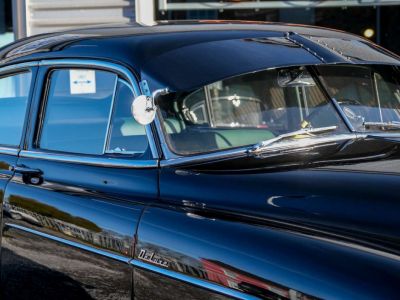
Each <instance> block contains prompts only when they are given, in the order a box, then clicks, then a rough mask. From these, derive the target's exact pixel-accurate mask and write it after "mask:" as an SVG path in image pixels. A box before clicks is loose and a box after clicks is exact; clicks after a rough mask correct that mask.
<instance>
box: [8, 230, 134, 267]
mask: <svg viewBox="0 0 400 300" xmlns="http://www.w3.org/2000/svg"><path fill="white" fill-rule="evenodd" d="M4 226H5V227H6V226H8V227H11V228H14V229H18V230H22V231H25V232H28V233H31V234H34V235H37V236H40V237H43V238H46V239H49V240H52V241H55V242H59V243H63V244H66V245H69V246H72V247H75V248H78V249H81V250H85V251H88V252H91V253H95V254H99V255H101V256H105V257H108V258H112V259H114V260H117V261H120V262H124V263H129V261H130V260H131V258H129V257H124V256H122V255H118V254H114V253H110V252H107V251H104V250H100V249H97V248H95V247H91V246H86V245H84V244H79V243H76V242H73V241H70V240H67V239H63V238H60V237H57V236H54V235H50V234H47V233H44V232H40V231H37V230H34V229H31V228H28V227H25V226H21V225H17V224H12V223H5V224H4Z"/></svg>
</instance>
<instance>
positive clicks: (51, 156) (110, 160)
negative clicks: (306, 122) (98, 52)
mask: <svg viewBox="0 0 400 300" xmlns="http://www.w3.org/2000/svg"><path fill="white" fill-rule="evenodd" d="M42 66H45V67H55V68H57V67H62V68H65V67H87V68H91V69H102V70H108V71H110V72H113V73H115V74H117V75H122V77H124V78H125V79H126V81H127V82H128V83H129V84H130V86H131V88H132V90H133V93H134V97H137V96H138V95H140V94H141V90H140V88H139V84H138V81H137V79H136V77H135V76H134V75H133V73H132V72H131V71H130V70H129V69H128V68H126V67H124V66H122V65H120V64H117V63H111V62H107V61H103V60H97V59H82V58H76V59H48V60H40V61H33V62H25V63H17V64H14V65H8V66H4V67H0V74H3V73H6V72H9V71H14V70H18V69H24V68H28V67H42ZM37 88H38V86H36V87H35V89H37ZM39 88H42V87H41V86H39ZM145 130H146V136H147V140H148V143H149V147H150V151H151V155H152V159H149V160H143V159H137V158H133V157H132V158H130V157H129V155H124V157H108V156H101V155H85V154H76V153H59V152H56V151H51V150H46V151H43V150H41V149H32V150H26V149H22V150H19V149H15V148H8V147H1V146H0V153H4V154H10V153H12V154H13V155H18V153H19V155H20V157H24V158H34V159H43V160H51V161H59V162H66V163H74V164H83V165H91V166H101V167H115V168H138V169H143V168H157V167H158V166H159V158H160V154H159V153H158V150H157V149H158V148H157V145H156V141H155V137H154V135H153V131H152V128H151V125H147V126H145ZM105 154H107V153H105Z"/></svg>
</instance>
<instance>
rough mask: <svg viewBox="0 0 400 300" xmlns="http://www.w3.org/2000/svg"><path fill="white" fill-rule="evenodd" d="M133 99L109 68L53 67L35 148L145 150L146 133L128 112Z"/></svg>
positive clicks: (93, 151)
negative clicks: (106, 69) (104, 69)
mask: <svg viewBox="0 0 400 300" xmlns="http://www.w3.org/2000/svg"><path fill="white" fill-rule="evenodd" d="M133 99H134V94H133V92H132V90H131V88H130V86H129V84H127V83H125V82H124V81H123V80H121V79H118V76H117V75H116V74H114V73H111V72H107V71H100V70H87V69H62V70H56V71H53V72H51V74H50V86H49V88H48V93H47V101H46V104H45V109H44V118H43V121H42V127H41V133H40V138H39V147H40V148H41V149H45V150H54V151H61V152H69V153H77V154H92V155H103V154H105V153H118V154H132V153H143V152H144V151H145V150H146V149H147V136H146V132H145V129H144V127H143V126H141V125H138V124H136V123H135V122H134V119H133V117H132V116H131V113H130V111H131V110H130V105H131V104H132V101H133Z"/></svg>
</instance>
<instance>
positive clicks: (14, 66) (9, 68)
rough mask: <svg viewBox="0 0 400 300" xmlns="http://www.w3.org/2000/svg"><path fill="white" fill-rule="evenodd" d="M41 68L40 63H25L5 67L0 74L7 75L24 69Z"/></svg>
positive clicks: (0, 68)
mask: <svg viewBox="0 0 400 300" xmlns="http://www.w3.org/2000/svg"><path fill="white" fill-rule="evenodd" d="M37 66H39V62H37V61H31V62H25V63H19V64H15V65H8V66H5V67H0V73H6V72H9V71H14V70H18V69H24V68H30V67H37Z"/></svg>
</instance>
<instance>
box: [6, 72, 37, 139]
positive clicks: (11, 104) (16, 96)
mask: <svg viewBox="0 0 400 300" xmlns="http://www.w3.org/2000/svg"><path fill="white" fill-rule="evenodd" d="M31 82H32V73H30V72H25V73H20V74H16V75H11V76H7V77H2V78H0V144H1V145H7V146H18V145H19V144H20V142H21V138H22V131H23V127H24V123H25V115H26V111H27V105H28V100H29V91H30V88H31Z"/></svg>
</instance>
